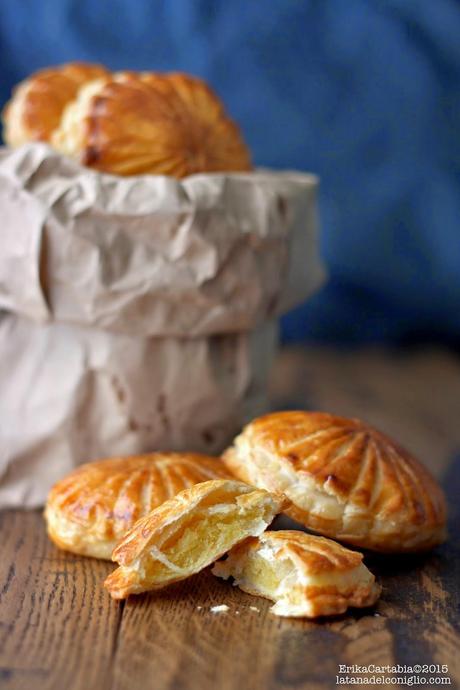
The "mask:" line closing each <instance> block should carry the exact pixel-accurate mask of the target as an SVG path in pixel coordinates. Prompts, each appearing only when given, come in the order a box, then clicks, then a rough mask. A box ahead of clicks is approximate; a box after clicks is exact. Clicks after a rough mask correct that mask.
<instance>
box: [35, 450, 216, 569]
mask: <svg viewBox="0 0 460 690" xmlns="http://www.w3.org/2000/svg"><path fill="white" fill-rule="evenodd" d="M229 474H230V473H229V472H228V470H227V469H226V468H225V466H224V465H223V463H222V462H221V460H220V459H218V458H213V457H210V456H207V455H200V454H197V453H151V454H149V455H135V456H132V457H125V458H111V459H108V460H99V461H96V462H90V463H87V464H86V465H81V466H80V467H78V468H77V469H76V470H75V471H74V472H72V473H71V474H69V475H68V476H67V477H65V478H64V479H61V481H59V482H58V483H57V484H55V486H54V487H53V488H52V489H51V491H50V493H49V496H48V500H47V503H46V508H45V519H46V522H47V527H48V534H49V536H50V538H51V540H52V541H53V542H54V543H55V544H56V545H57V546H59V547H60V548H61V549H65V550H66V551H72V552H73V553H77V554H81V555H83V556H93V557H95V558H104V559H107V560H110V559H111V556H112V551H113V549H114V548H115V546H116V544H117V543H118V542H119V541H120V539H121V538H122V537H123V536H124V535H125V534H126V532H127V531H128V530H129V529H130V528H131V527H132V526H133V525H134V523H135V522H136V520H138V519H139V518H140V517H142V516H143V515H146V514H147V513H150V511H151V510H153V508H156V507H157V506H159V505H161V504H162V503H164V501H166V500H168V499H169V498H171V497H172V496H175V495H176V494H177V493H179V492H180V491H182V490H183V489H185V488H187V487H189V486H193V485H194V484H197V483H198V482H205V481H208V480H210V479H219V478H226V477H229Z"/></svg>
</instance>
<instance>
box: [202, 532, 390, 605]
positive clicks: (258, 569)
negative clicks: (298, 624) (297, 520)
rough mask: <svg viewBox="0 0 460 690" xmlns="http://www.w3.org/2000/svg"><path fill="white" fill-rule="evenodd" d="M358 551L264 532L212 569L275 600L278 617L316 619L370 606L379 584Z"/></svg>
mask: <svg viewBox="0 0 460 690" xmlns="http://www.w3.org/2000/svg"><path fill="white" fill-rule="evenodd" d="M362 560H363V557H362V554H360V553H357V552H356V551H350V550H349V549H346V548H344V547H343V546H340V544H337V543H336V542H334V541H331V540H330V539H325V538H324V537H314V536H312V535H311V534H305V533H304V532H297V531H294V530H281V531H279V532H264V534H262V535H261V536H260V537H259V538H250V539H247V540H246V541H244V542H243V543H242V544H239V545H238V546H235V547H234V548H233V549H232V550H231V551H230V553H229V554H228V557H227V559H226V560H223V561H219V562H218V563H216V564H215V566H214V568H213V570H212V572H213V573H214V575H217V576H218V577H222V578H224V579H225V580H226V579H227V578H229V577H233V578H234V579H235V584H236V585H238V586H239V587H240V588H241V589H242V590H244V591H245V592H248V593H249V594H255V595H256V596H261V597H265V598H266V599H271V600H272V601H274V602H275V605H274V606H273V607H272V608H271V611H272V612H273V613H275V614H276V615H278V616H296V617H307V618H316V617H317V616H332V615H337V614H340V613H344V612H345V611H346V610H347V608H349V607H352V606H353V607H360V608H361V607H365V606H372V604H374V603H375V602H376V601H377V599H378V597H379V595H380V586H379V585H377V584H376V582H375V577H374V576H373V574H372V573H371V572H370V571H369V570H368V569H367V568H366V566H365V565H364V563H363V562H362Z"/></svg>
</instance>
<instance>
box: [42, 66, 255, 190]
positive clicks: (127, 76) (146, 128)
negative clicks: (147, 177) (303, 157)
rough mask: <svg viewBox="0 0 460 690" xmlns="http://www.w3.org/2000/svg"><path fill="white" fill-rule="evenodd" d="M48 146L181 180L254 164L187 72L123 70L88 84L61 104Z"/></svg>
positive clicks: (214, 100)
mask: <svg viewBox="0 0 460 690" xmlns="http://www.w3.org/2000/svg"><path fill="white" fill-rule="evenodd" d="M52 145H53V146H54V147H55V148H56V149H57V150H58V151H61V152H62V153H64V154H67V155H70V156H72V157H74V158H77V159H78V160H79V161H80V162H81V163H82V164H84V165H87V166H90V167H92V168H95V169H97V170H100V171H103V172H108V173H112V174H117V175H139V174H147V173H148V174H162V175H171V176H173V177H177V178H182V177H185V176H187V175H191V174H193V173H198V172H218V171H227V172H231V171H245V170H250V169H251V161H250V155H249V151H248V149H247V147H246V145H245V143H244V141H243V139H242V137H241V134H240V132H239V129H238V127H237V126H236V124H235V123H234V122H233V121H232V120H231V119H230V118H229V117H228V115H227V113H226V112H225V109H224V106H223V104H222V102H221V101H220V100H219V98H218V97H217V96H216V94H215V93H214V92H213V91H212V90H211V89H210V88H209V87H208V86H207V85H206V84H205V82H203V81H202V80H201V79H198V78H196V77H191V76H189V75H186V74H175V73H173V74H157V73H150V72H143V73H124V74H123V75H122V76H121V77H120V75H113V77H112V78H111V79H108V80H106V79H104V80H99V81H97V82H95V83H94V84H92V85H88V86H87V87H85V88H84V89H82V90H81V91H80V93H79V94H78V97H77V99H76V100H75V101H74V102H73V103H72V104H70V105H69V106H68V108H67V109H66V111H65V113H64V115H63V118H62V121H61V124H60V127H59V128H58V129H57V130H56V131H55V133H54V135H53V137H52Z"/></svg>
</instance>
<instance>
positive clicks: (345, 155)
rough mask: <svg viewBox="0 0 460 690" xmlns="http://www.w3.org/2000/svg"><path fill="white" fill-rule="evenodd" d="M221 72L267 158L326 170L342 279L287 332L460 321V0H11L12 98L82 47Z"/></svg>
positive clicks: (333, 255)
mask: <svg viewBox="0 0 460 690" xmlns="http://www.w3.org/2000/svg"><path fill="white" fill-rule="evenodd" d="M74 59H81V60H94V61H100V62H103V63H105V64H107V65H108V66H110V67H112V68H114V69H120V68H133V69H142V68H143V69H158V70H185V71H189V72H192V73H195V74H198V75H201V76H202V77H204V78H205V79H207V80H209V81H210V82H211V84H212V85H213V86H214V87H215V88H216V89H217V91H218V92H219V94H220V95H221V96H222V97H223V99H224V101H225V102H226V104H227V106H228V108H229V110H230V111H231V113H232V114H233V116H234V117H235V118H236V119H237V120H238V121H239V122H240V124H241V126H242V128H243V130H244V134H245V136H246V138H247V140H248V142H249V144H250V146H251V148H252V150H253V152H254V159H255V162H256V163H257V164H259V165H266V166H273V167H279V168H299V169H301V170H311V171H314V172H316V173H318V174H319V175H320V177H321V181H322V187H321V199H320V205H321V214H322V227H323V232H322V239H321V242H322V251H323V256H324V258H325V260H326V262H327V265H328V267H329V271H330V275H331V279H330V281H329V284H328V285H327V286H326V287H325V288H324V289H322V290H321V291H320V292H319V293H318V294H317V295H316V296H315V297H314V298H313V299H312V300H311V301H310V302H309V304H308V305H305V306H304V307H301V308H300V309H298V310H297V311H296V312H295V313H294V314H292V315H289V316H288V317H287V318H286V319H285V320H284V324H283V325H284V336H285V338H286V339H287V340H292V339H305V338H315V339H322V340H332V341H335V342H351V341H369V340H383V339H385V340H401V339H408V338H430V339H433V338H434V339H436V338H444V339H449V340H452V341H457V340H458V339H459V336H460V182H459V179H460V178H459V172H460V4H459V2H458V1H457V0H418V1H416V0H399V1H396V0H394V1H391V0H389V1H388V2H378V1H377V0H373V1H372V0H310V1H304V2H302V1H301V0H267V1H265V2H249V1H248V0H194V1H193V0H167V1H166V0H165V1H164V2H160V1H157V2H154V1H152V0H151V1H150V2H147V0H145V1H144V0H110V1H109V0H101V1H100V2H97V1H96V0H1V1H0V66H1V76H2V82H1V93H0V97H1V101H2V102H4V101H5V100H6V99H7V98H8V96H9V92H10V89H11V87H12V85H13V84H14V83H15V82H17V81H19V80H20V79H22V78H24V77H25V76H27V75H28V74H29V73H30V72H31V71H33V70H35V69H37V68H39V67H43V66H46V65H49V64H53V63H59V62H63V61H68V60H74Z"/></svg>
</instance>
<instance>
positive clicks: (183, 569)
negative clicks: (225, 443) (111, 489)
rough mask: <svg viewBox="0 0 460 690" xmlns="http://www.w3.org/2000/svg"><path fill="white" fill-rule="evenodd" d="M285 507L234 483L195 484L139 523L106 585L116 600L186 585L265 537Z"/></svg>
mask: <svg viewBox="0 0 460 690" xmlns="http://www.w3.org/2000/svg"><path fill="white" fill-rule="evenodd" d="M283 504H284V498H282V497H279V496H273V495H272V494H269V493H268V492H267V491H263V490H260V489H254V488H253V487H251V486H248V485H247V484H243V483H242V482H238V481H236V480H225V479H215V480H211V481H209V482H204V483H202V484H196V485H195V486H192V487H191V488H190V489H185V491H182V492H181V493H180V494H177V496H175V497H174V498H172V499H170V500H169V501H166V503H163V505H161V506H160V507H159V508H156V509H155V510H153V511H152V512H151V513H149V514H148V515H146V516H145V517H143V518H141V519H140V520H138V521H137V522H136V524H135V525H134V527H133V528H132V529H131V530H130V531H129V532H128V534H127V535H126V536H125V538H124V539H123V540H122V541H121V542H120V544H119V545H118V546H117V547H116V549H115V551H114V552H113V555H112V560H114V561H116V562H117V563H119V564H120V567H119V568H117V569H116V570H115V571H114V572H113V573H112V574H111V575H109V577H108V578H107V579H106V581H105V583H104V585H105V587H107V589H108V590H109V592H110V594H111V596H112V597H113V598H114V599H124V598H125V597H127V596H128V595H129V594H138V593H140V592H146V591H148V590H153V589H159V588H160V587H165V586H166V585H169V584H171V583H172V582H177V581H178V580H183V579H185V578H187V577H189V576H190V575H194V574H195V573H198V572H199V571H200V570H203V568H206V566H208V565H210V564H211V563H214V561H216V560H217V559H218V558H220V557H221V556H223V554H224V553H226V552H227V551H229V550H230V549H231V548H232V547H233V546H235V544H238V543H239V542H240V541H243V539H246V538H247V537H249V536H258V535H259V534H262V532H263V531H264V530H265V529H266V527H267V526H268V525H269V524H270V523H271V522H272V520H273V518H274V517H275V515H276V514H277V513H279V512H280V510H281V509H282V507H283Z"/></svg>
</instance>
